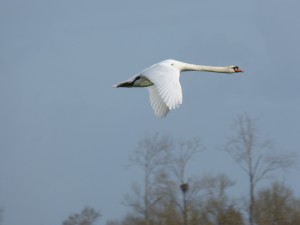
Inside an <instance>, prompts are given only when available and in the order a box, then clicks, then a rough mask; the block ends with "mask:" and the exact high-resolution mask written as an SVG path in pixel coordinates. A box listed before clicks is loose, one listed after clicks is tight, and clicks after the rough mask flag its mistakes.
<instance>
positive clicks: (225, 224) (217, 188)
mask: <svg viewBox="0 0 300 225" xmlns="http://www.w3.org/2000/svg"><path fill="white" fill-rule="evenodd" d="M201 182H202V186H205V190H206V193H207V194H206V198H205V199H204V200H203V201H202V204H201V209H200V213H199V214H200V215H201V217H200V218H201V220H200V221H202V223H203V224H210V225H230V224H236V225H243V224H244V222H243V217H242V213H241V212H240V210H238V208H237V207H236V204H235V201H234V200H233V199H231V198H229V197H228V195H227V193H226V191H227V189H228V188H230V187H232V186H233V185H234V182H233V181H232V180H231V179H229V178H228V177H227V176H226V175H225V174H220V175H217V176H210V175H207V176H204V177H203V178H202V180H201Z"/></svg>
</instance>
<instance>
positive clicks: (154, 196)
mask: <svg viewBox="0 0 300 225" xmlns="http://www.w3.org/2000/svg"><path fill="white" fill-rule="evenodd" d="M171 148H172V141H171V139H170V137H168V136H160V135H158V134H155V135H153V136H151V137H146V138H144V139H143V140H141V141H140V142H139V143H138V146H137V148H136V149H135V151H134V153H133V154H132V155H131V157H130V162H131V165H135V166H138V167H139V168H141V169H142V171H143V176H144V180H143V187H140V186H138V185H134V186H133V194H134V196H132V195H131V196H129V195H127V196H126V197H125V202H124V203H125V204H126V205H128V206H130V207H131V208H132V209H133V210H134V211H135V212H137V213H138V214H140V215H142V217H143V220H144V223H145V225H150V224H152V223H153V218H154V211H155V205H156V204H158V203H159V202H160V201H161V200H162V199H163V197H164V195H163V193H162V192H161V191H159V183H158V182H157V181H158V177H159V176H162V174H164V173H165V172H164V171H165V168H166V166H167V165H168V164H169V163H170V160H171V158H170V150H171Z"/></svg>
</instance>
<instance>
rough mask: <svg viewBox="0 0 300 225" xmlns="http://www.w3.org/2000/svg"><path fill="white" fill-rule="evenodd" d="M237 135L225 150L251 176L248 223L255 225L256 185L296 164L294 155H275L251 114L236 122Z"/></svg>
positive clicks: (240, 117)
mask: <svg viewBox="0 0 300 225" xmlns="http://www.w3.org/2000/svg"><path fill="white" fill-rule="evenodd" d="M234 131H235V134H234V136H233V137H231V138H230V139H229V141H228V143H227V144H226V146H225V150H226V151H227V152H228V153H229V154H230V155H231V156H232V157H233V159H234V160H235V161H236V162H237V164H238V165H239V166H240V167H241V168H242V170H243V171H244V172H245V173H246V174H247V176H248V178H249V197H250V199H249V206H248V214H249V224H250V225H253V212H254V204H255V198H254V193H255V188H256V186H257V184H258V183H259V182H260V181H261V180H263V179H266V178H269V177H270V175H271V173H272V172H274V171H275V170H277V169H280V168H288V167H290V166H292V165H293V164H294V156H293V155H291V154H275V153H274V152H273V151H271V150H272V144H271V142H270V141H269V140H261V139H260V138H259V136H258V132H257V129H256V124H255V121H254V120H253V119H251V118H250V117H249V116H248V115H242V116H239V117H238V118H237V120H236V121H235V123H234Z"/></svg>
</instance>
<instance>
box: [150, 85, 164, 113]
mask: <svg viewBox="0 0 300 225" xmlns="http://www.w3.org/2000/svg"><path fill="white" fill-rule="evenodd" d="M147 89H148V91H149V97H150V103H151V106H152V108H153V111H154V114H155V115H156V116H157V117H158V118H162V117H165V116H166V115H167V114H168V112H169V111H170V110H169V108H168V106H167V105H166V103H165V102H164V101H163V100H162V98H161V97H160V96H159V94H158V92H157V90H156V87H155V86H150V87H147Z"/></svg>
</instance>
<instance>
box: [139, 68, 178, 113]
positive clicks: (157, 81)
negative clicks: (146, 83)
mask: <svg viewBox="0 0 300 225" xmlns="http://www.w3.org/2000/svg"><path fill="white" fill-rule="evenodd" d="M141 74H142V75H143V76H145V77H146V78H148V79H149V80H150V81H151V82H152V83H153V84H154V85H153V86H151V87H148V90H149V92H150V102H151V105H152V107H153V110H154V112H155V114H156V115H157V116H158V117H161V116H159V115H163V116H165V115H166V114H167V113H168V112H169V110H172V109H175V108H176V107H179V106H180V104H182V90H181V85H180V82H179V76H180V72H179V71H178V70H176V69H175V68H173V67H172V66H170V65H165V64H161V63H159V64H155V65H153V66H151V67H149V68H147V69H145V70H144V71H143V72H142V73H141ZM166 108H167V109H168V110H166Z"/></svg>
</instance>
